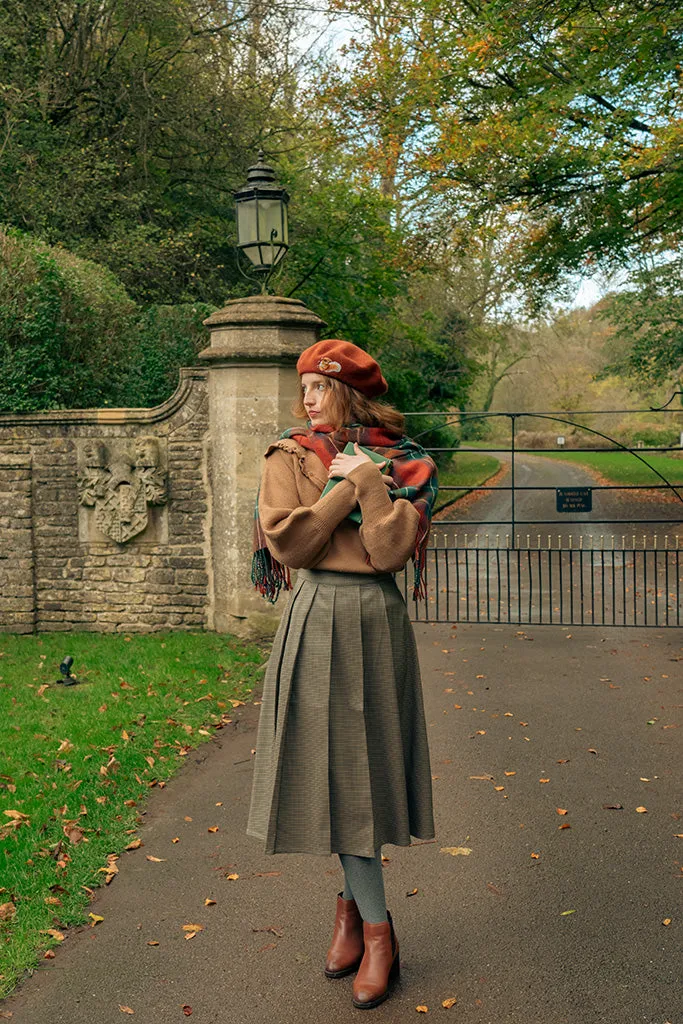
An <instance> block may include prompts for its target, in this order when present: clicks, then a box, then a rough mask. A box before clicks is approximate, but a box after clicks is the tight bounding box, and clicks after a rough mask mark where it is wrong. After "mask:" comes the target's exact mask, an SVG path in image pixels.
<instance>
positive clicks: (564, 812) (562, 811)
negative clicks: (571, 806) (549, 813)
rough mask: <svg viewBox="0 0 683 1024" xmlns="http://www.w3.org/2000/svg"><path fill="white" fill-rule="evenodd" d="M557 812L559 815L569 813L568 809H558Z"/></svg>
mask: <svg viewBox="0 0 683 1024" xmlns="http://www.w3.org/2000/svg"><path fill="white" fill-rule="evenodd" d="M555 810H556V811H557V813H558V814H566V813H567V809H566V807H556V808H555Z"/></svg>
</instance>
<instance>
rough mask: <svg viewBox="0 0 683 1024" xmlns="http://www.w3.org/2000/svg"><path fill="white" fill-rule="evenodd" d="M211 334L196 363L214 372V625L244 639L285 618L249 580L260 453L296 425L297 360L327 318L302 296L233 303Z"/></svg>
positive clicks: (211, 322) (212, 324)
mask: <svg viewBox="0 0 683 1024" xmlns="http://www.w3.org/2000/svg"><path fill="white" fill-rule="evenodd" d="M204 323H205V325H206V326H207V327H208V328H209V331H210V334H211V344H210V347H209V348H206V349H204V351H203V352H200V354H199V358H200V359H202V360H203V361H204V362H206V363H207V365H208V368H209V437H210V444H211V455H210V475H211V491H212V509H211V522H212V525H211V552H212V574H213V580H212V591H213V592H212V598H211V601H210V604H211V613H212V614H210V616H209V628H212V629H215V630H216V631H218V632H226V633H237V634H239V635H240V636H251V637H257V636H267V635H270V634H272V633H273V632H274V631H275V629H276V627H277V623H278V620H279V617H280V613H281V610H282V608H281V605H283V604H284V601H283V600H282V598H280V601H279V602H278V605H275V606H272V605H269V604H268V603H267V602H266V601H265V600H264V599H263V598H262V597H261V596H260V595H259V594H258V593H257V591H256V590H254V587H253V585H252V582H251V554H252V533H253V523H254V502H255V500H256V492H257V489H258V483H259V479H260V475H261V467H262V464H263V458H262V456H263V452H264V451H265V449H266V448H267V446H268V444H269V443H270V442H271V441H273V440H275V439H276V438H277V437H278V436H279V434H280V433H281V432H282V431H283V430H284V429H285V428H286V427H289V426H293V425H294V423H295V422H296V421H295V420H294V418H293V416H292V413H291V405H292V402H293V401H294V398H295V396H296V394H297V388H298V377H297V374H296V368H295V364H296V360H297V358H298V356H299V355H300V353H301V352H302V351H303V350H304V349H305V348H308V346H309V345H312V344H314V342H316V341H318V339H319V337H320V331H321V329H322V328H323V327H325V326H326V325H325V323H324V321H322V320H321V319H320V317H319V316H316V314H315V313H312V312H311V310H310V309H307V308H306V306H304V304H303V302H300V301H299V300H298V299H285V298H281V297H280V296H276V295H256V296H252V297H250V298H246V299H234V300H232V301H231V302H228V304H227V305H226V306H225V308H224V309H221V310H219V311H218V312H217V313H214V314H213V315H212V316H210V317H209V318H208V319H207V320H205V321H204Z"/></svg>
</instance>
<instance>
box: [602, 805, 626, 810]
mask: <svg viewBox="0 0 683 1024" xmlns="http://www.w3.org/2000/svg"><path fill="white" fill-rule="evenodd" d="M602 809H603V811H623V809H624V805H623V804H603V805H602Z"/></svg>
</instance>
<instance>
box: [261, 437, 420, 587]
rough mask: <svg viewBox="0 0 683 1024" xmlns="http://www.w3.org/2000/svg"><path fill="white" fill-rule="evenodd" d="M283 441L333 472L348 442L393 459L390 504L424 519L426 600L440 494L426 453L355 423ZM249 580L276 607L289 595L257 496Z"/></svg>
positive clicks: (417, 551) (285, 574)
mask: <svg viewBox="0 0 683 1024" xmlns="http://www.w3.org/2000/svg"><path fill="white" fill-rule="evenodd" d="M280 438H295V439H296V440H297V441H298V443H299V444H300V445H301V446H302V448H307V449H308V450H309V451H312V452H315V454H316V455H317V456H318V458H319V459H320V461H321V462H322V463H323V465H324V466H325V469H329V467H330V463H331V462H332V460H333V458H334V457H335V455H338V454H339V452H340V450H343V448H344V446H345V445H346V444H348V442H349V441H351V442H354V441H357V442H358V444H360V445H364V446H365V447H366V448H372V450H373V451H376V452H378V454H380V455H385V456H386V457H387V458H388V459H391V476H392V477H393V479H394V481H395V482H396V487H394V488H392V489H391V490H390V491H389V497H390V498H391V500H392V501H395V500H396V498H406V499H407V500H408V501H410V502H412V504H413V505H414V506H415V508H416V509H417V510H418V512H419V514H420V518H419V521H418V528H417V537H416V539H415V548H414V551H413V556H412V558H413V566H414V579H413V598H414V600H416V601H418V600H424V598H425V597H426V584H425V566H426V559H427V554H426V548H427V540H428V538H429V529H430V525H431V520H432V509H433V507H434V501H435V499H436V494H437V490H438V483H437V476H436V466H435V464H434V462H433V461H432V459H431V458H430V457H429V455H428V454H427V452H426V451H425V450H424V448H422V447H421V446H420V445H419V444H417V442H415V441H413V440H411V438H409V437H401V436H399V435H397V434H392V433H390V432H388V431H386V430H384V429H383V428H381V427H364V426H362V425H361V424H358V423H354V424H351V426H348V427H342V428H341V429H340V430H334V429H333V428H332V427H329V426H323V425H321V426H320V427H319V428H318V429H317V430H313V429H311V428H310V427H309V428H308V429H307V428H305V427H290V429H289V430H285V431H283V433H282V434H280ZM367 561H368V562H369V561H370V557H369V556H367ZM251 580H252V583H253V584H254V586H255V587H256V589H257V590H258V591H259V593H260V594H261V595H262V596H263V597H265V598H266V599H267V600H268V601H270V602H271V603H272V604H274V603H275V601H277V599H278V597H279V594H280V590H281V589H284V590H291V589H292V582H291V578H290V574H289V568H288V567H287V566H286V565H283V564H282V563H281V562H278V561H277V559H276V558H274V557H273V555H272V554H271V552H270V551H269V549H268V546H267V544H266V538H265V534H264V533H263V529H262V527H261V522H260V519H259V512H258V494H257V495H256V505H255V507H254V554H253V558H252V565H251Z"/></svg>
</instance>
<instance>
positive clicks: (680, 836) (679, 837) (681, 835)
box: [674, 832, 683, 839]
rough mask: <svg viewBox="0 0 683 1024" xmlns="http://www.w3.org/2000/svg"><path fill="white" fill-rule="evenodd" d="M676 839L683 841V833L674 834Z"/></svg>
mask: <svg viewBox="0 0 683 1024" xmlns="http://www.w3.org/2000/svg"><path fill="white" fill-rule="evenodd" d="M674 839H683V832H674Z"/></svg>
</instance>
